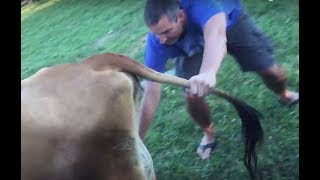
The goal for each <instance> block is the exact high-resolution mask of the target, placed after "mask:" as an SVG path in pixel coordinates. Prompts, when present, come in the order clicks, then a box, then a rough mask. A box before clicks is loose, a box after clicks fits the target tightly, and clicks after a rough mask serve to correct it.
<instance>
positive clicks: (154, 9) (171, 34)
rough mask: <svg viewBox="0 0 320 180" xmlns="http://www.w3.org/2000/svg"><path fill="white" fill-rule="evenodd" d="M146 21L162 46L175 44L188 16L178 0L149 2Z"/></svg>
mask: <svg viewBox="0 0 320 180" xmlns="http://www.w3.org/2000/svg"><path fill="white" fill-rule="evenodd" d="M144 20H145V23H146V25H147V26H148V28H149V29H150V31H151V32H152V33H154V34H155V35H156V36H157V37H158V38H159V40H160V43H162V44H174V43H175V42H176V41H177V40H178V39H179V37H180V35H181V34H182V32H183V27H184V25H185V22H186V16H185V13H184V11H183V10H182V9H180V4H179V1H178V0H147V1H146V5H145V10H144Z"/></svg>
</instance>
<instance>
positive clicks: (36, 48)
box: [21, 0, 299, 180]
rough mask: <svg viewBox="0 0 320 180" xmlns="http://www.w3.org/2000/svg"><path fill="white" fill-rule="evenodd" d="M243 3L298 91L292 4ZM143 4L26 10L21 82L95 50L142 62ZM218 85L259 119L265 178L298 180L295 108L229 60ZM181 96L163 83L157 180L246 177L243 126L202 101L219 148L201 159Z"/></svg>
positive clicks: (213, 100)
mask: <svg viewBox="0 0 320 180" xmlns="http://www.w3.org/2000/svg"><path fill="white" fill-rule="evenodd" d="M243 3H244V4H245V6H246V7H247V9H248V11H249V12H250V14H251V15H252V16H253V18H254V20H255V21H256V23H257V24H258V26H259V27H261V29H262V30H263V31H264V32H265V33H266V34H267V36H268V37H270V39H271V40H272V42H273V45H274V49H275V56H276V58H277V60H278V62H279V63H280V64H282V65H283V66H284V67H285V68H286V69H287V73H288V76H289V86H290V87H291V89H295V90H299V6H298V1H289V0H285V1H276V0H275V1H273V2H269V1H259V3H257V2H256V1H254V0H245V1H243ZM143 5H144V1H142V0H140V1H131V0H113V1H102V0H100V1H99V0H92V1H84V0H77V1H76V0H49V1H42V2H41V3H34V5H31V6H26V7H24V8H23V9H22V10H21V24H22V30H21V37H22V43H21V53H22V66H21V79H24V78H26V77H28V76H30V75H32V74H33V73H35V72H36V71H37V70H39V69H40V68H42V67H45V66H50V65H54V64H60V63H72V62H77V61H80V60H82V59H84V58H85V57H88V56H90V55H93V54H96V53H101V52H115V53H121V54H124V55H128V56H130V57H132V58H134V59H136V60H137V61H139V62H143V49H144V42H145V36H146V34H147V28H146V27H145V25H144V23H143ZM217 87H219V88H221V89H223V90H225V91H227V92H230V93H231V94H233V95H235V96H238V97H240V98H242V99H244V100H246V102H248V103H249V104H251V105H253V106H254V107H256V108H257V109H259V110H261V112H262V113H263V115H264V116H265V118H264V119H263V120H262V126H263V129H264V131H265V141H264V144H263V145H261V146H259V147H258V150H257V152H258V158H259V164H258V165H259V168H260V170H261V172H262V174H263V176H264V179H288V180H289V179H299V107H298V106H296V107H295V108H293V109H288V108H284V107H281V106H280V105H279V104H278V102H277V97H275V96H274V95H273V94H272V93H271V92H270V91H268V90H267V89H266V87H265V86H264V85H263V83H262V81H261V80H260V79H259V78H258V76H257V75H255V74H252V73H242V72H241V71H240V69H239V67H238V65H237V64H236V63H235V61H234V60H233V59H232V58H231V57H230V56H227V58H226V59H225V61H224V62H223V64H222V66H221V70H220V71H219V74H218V79H217ZM235 87H236V88H235ZM181 92H182V91H181V89H180V88H177V87H175V86H171V85H164V86H163V91H162V99H161V102H160V106H159V108H158V111H157V113H156V117H155V119H154V120H153V122H152V125H151V128H150V130H149V131H148V134H147V136H146V140H145V144H146V146H147V148H148V149H149V151H150V153H151V155H152V157H153V161H154V166H155V171H156V174H157V177H158V179H159V180H167V179H183V180H184V179H231V180H236V179H239V180H242V179H248V174H247V171H246V169H245V167H244V165H243V152H244V149H243V148H244V147H243V143H242V142H241V136H240V132H241V121H240V119H239V117H238V115H237V114H236V111H235V110H234V109H233V107H232V106H231V105H230V104H229V103H228V102H226V101H225V100H223V99H220V98H218V97H216V96H210V97H208V98H207V100H208V102H209V105H210V107H211V110H212V117H213V119H214V123H215V127H216V131H217V140H218V141H219V145H218V146H217V149H216V151H215V153H214V154H213V156H212V158H210V159H207V160H201V159H200V158H198V156H197V155H196V153H195V152H196V147H197V145H198V143H199V141H200V139H201V137H202V132H201V130H200V128H199V127H198V126H197V125H196V124H195V123H194V122H193V121H192V120H191V119H190V117H189V115H188V114H187V113H186V111H185V106H184V102H183V99H182V93H181Z"/></svg>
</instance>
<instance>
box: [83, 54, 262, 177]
mask: <svg viewBox="0 0 320 180" xmlns="http://www.w3.org/2000/svg"><path fill="white" fill-rule="evenodd" d="M90 59H91V60H92V61H96V62H95V63H93V64H96V68H101V69H103V67H104V66H103V65H107V66H108V67H110V66H112V67H114V68H115V69H118V70H119V71H123V72H129V73H132V74H135V75H138V76H140V77H142V78H144V79H147V80H150V81H155V82H158V83H168V84H174V85H178V86H182V87H185V88H189V87H190V84H189V81H188V80H186V79H183V78H179V77H176V76H170V75H166V74H162V73H159V72H156V71H154V70H152V69H150V68H147V67H146V66H144V65H142V64H141V63H138V62H137V61H135V60H133V59H131V58H129V57H127V56H123V55H118V54H113V53H106V54H98V55H95V56H92V57H91V58H89V59H88V60H90ZM94 59H95V60H94ZM99 59H100V60H99ZM211 93H213V94H215V95H217V96H219V97H221V98H224V99H226V100H227V101H228V102H230V103H231V104H232V105H233V106H234V108H235V109H236V110H237V112H238V115H239V116H240V118H241V121H242V134H243V138H244V144H245V155H244V164H245V166H246V167H247V169H248V171H249V173H250V176H251V178H253V179H254V177H255V174H256V167H257V156H256V152H255V146H256V144H257V143H258V142H262V140H263V129H262V127H261V124H260V121H259V117H261V113H260V112H259V111H258V110H256V109H255V108H253V107H252V106H250V105H248V104H247V103H246V102H245V101H243V100H241V99H239V98H237V97H235V96H233V95H231V94H229V93H227V92H225V91H223V90H221V89H217V88H213V89H211Z"/></svg>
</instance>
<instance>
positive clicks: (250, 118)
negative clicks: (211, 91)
mask: <svg viewBox="0 0 320 180" xmlns="http://www.w3.org/2000/svg"><path fill="white" fill-rule="evenodd" d="M228 100H229V102H231V103H232V105H233V106H234V107H235V109H236V110H237V112H238V114H239V116H240V118H241V121H242V135H243V139H244V143H245V155H244V164H245V166H246V168H247V169H248V171H249V174H250V177H251V179H256V175H257V154H256V151H255V147H256V144H257V143H258V142H262V141H263V129H262V127H261V124H260V121H259V118H260V117H262V114H261V113H260V112H259V111H258V110H256V109H255V108H253V107H251V106H249V105H248V104H246V103H245V102H244V101H241V100H239V99H233V98H232V99H228Z"/></svg>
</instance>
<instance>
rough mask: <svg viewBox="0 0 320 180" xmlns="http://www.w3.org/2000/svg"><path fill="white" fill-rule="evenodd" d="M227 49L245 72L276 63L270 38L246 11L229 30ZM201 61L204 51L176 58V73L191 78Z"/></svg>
mask: <svg viewBox="0 0 320 180" xmlns="http://www.w3.org/2000/svg"><path fill="white" fill-rule="evenodd" d="M227 51H228V53H229V54H230V55H231V56H233V57H234V58H235V60H236V61H237V62H238V64H239V66H240V68H241V69H242V71H243V72H247V71H255V72H261V71H264V70H266V69H268V68H269V67H271V66H272V65H274V64H275V63H276V62H275V58H274V55H273V49H272V45H271V42H270V40H269V39H268V38H267V37H266V36H265V35H264V34H263V33H262V32H261V30H260V29H258V28H257V26H256V25H255V24H254V22H253V20H252V19H251V17H249V16H248V15H247V14H245V13H244V12H242V13H241V14H240V16H239V19H238V21H237V22H236V23H235V24H234V25H233V26H231V27H230V29H229V30H228V31H227ZM201 63H202V53H200V54H196V55H194V56H192V57H187V58H184V57H180V58H176V75H177V76H179V77H182V78H185V79H190V78H191V77H192V76H194V75H197V74H199V70H200V67H201Z"/></svg>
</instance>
